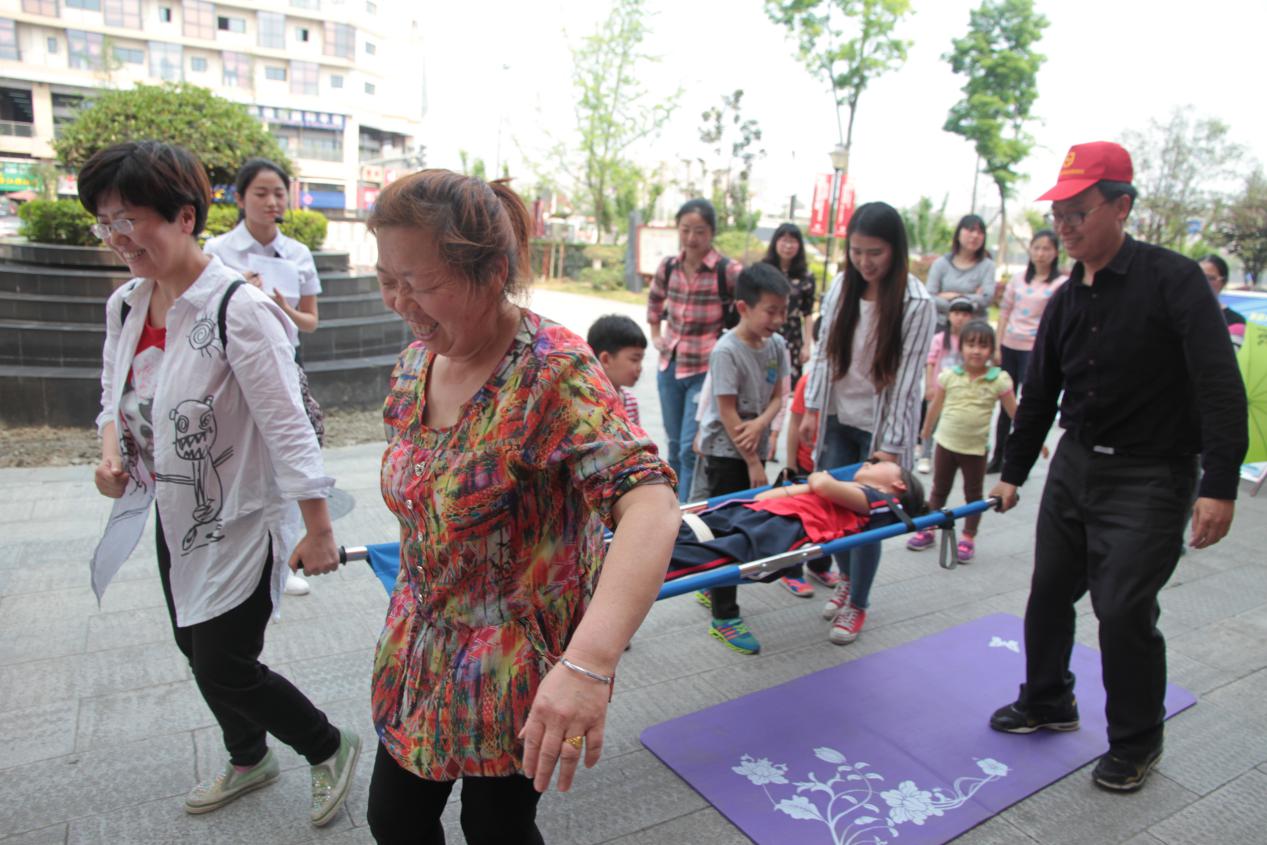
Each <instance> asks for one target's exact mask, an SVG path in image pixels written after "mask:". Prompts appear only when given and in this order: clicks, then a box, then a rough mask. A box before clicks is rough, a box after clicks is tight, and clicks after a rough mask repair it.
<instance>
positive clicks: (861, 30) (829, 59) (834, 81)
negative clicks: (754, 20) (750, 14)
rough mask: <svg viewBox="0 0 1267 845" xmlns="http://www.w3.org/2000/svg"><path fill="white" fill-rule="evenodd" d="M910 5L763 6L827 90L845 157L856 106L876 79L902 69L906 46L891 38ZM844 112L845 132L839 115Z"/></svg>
mask: <svg viewBox="0 0 1267 845" xmlns="http://www.w3.org/2000/svg"><path fill="white" fill-rule="evenodd" d="M910 10H911V4H910V0H766V3H765V13H766V16H767V17H769V18H770V20H772V21H774V22H775V23H778V24H782V25H783V26H785V27H787V29H788V32H789V33H790V34H791V35H792V36H794V37H795V38H796V41H797V45H798V53H799V55H800V59H801V62H802V63H803V64H804V65H805V66H806V67H807V68H808V69H809V71H810V73H811V74H813V75H814V76H815V77H817V78H819V79H821V80H822V81H824V82H826V83H827V84H828V85H830V86H831V91H832V95H833V97H835V100H836V131H837V132H838V133H839V135H840V143H841V144H843V145H844V147H845V150H846V151H848V150H850V149H851V148H852V147H853V125H854V119H855V118H856V117H857V115H858V100H859V98H861V97H862V92H863V91H865V90H866V88H867V85H868V84H870V83H871V81H872V80H874V79H875V78H876V77H878V76H881V75H883V74H884V73H886V72H888V71H890V70H894V69H896V68H898V67H901V65H902V63H903V62H905V61H906V51H907V49H908V48H909V47H910V45H911V42H909V41H903V40H902V39H900V38H895V37H893V29H894V27H896V26H897V24H898V22H899V21H900V20H901V19H902V18H904V17H906V15H907V14H909V13H910ZM842 106H844V107H846V108H848V110H849V122H848V127H847V128H845V127H844V126H842V124H841V113H840V109H841V107H842Z"/></svg>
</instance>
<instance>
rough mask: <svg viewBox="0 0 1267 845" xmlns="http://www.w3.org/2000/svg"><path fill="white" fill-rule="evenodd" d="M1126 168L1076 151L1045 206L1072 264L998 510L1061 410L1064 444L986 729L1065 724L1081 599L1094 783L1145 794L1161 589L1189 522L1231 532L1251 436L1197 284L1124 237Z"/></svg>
mask: <svg viewBox="0 0 1267 845" xmlns="http://www.w3.org/2000/svg"><path fill="white" fill-rule="evenodd" d="M1133 175H1134V174H1133V169H1132V167H1131V157H1130V154H1129V153H1127V152H1126V150H1124V149H1122V147H1120V146H1118V145H1117V144H1113V143H1109V142H1105V141H1097V142H1095V143H1090V144H1078V145H1076V146H1074V147H1072V148H1071V149H1070V150H1069V154H1068V155H1067V156H1065V160H1064V163H1063V164H1062V165H1061V168H1060V175H1059V177H1058V178H1057V180H1056V185H1055V187H1053V188H1052V189H1051V190H1049V191H1047V193H1045V194H1043V195H1042V196H1041V197H1039V199H1043V200H1051V201H1052V206H1051V219H1052V222H1053V223H1054V225H1055V228H1056V230H1057V232H1058V233H1059V235H1060V237H1061V240H1063V241H1064V244H1065V248H1066V249H1067V250H1068V252H1069V256H1070V257H1071V258H1073V259H1075V260H1076V261H1077V263H1076V264H1074V267H1073V270H1072V272H1071V273H1070V274H1069V282H1068V283H1067V284H1065V285H1064V286H1063V287H1062V288H1061V289H1060V290H1059V291H1057V292H1056V293H1055V294H1054V295H1053V296H1052V298H1051V301H1050V303H1049V304H1048V306H1047V309H1046V311H1045V312H1044V313H1043V318H1042V322H1041V323H1040V324H1039V329H1038V337H1037V339H1036V340H1035V344H1034V351H1033V352H1032V353H1031V357H1030V363H1029V369H1028V371H1027V375H1026V378H1025V382H1024V388H1023V390H1022V392H1021V401H1020V406H1019V408H1018V409H1017V412H1016V418H1015V420H1014V422H1013V425H1012V433H1011V436H1010V437H1009V438H1008V440H1007V446H1006V450H1005V452H1004V457H1003V473H1002V476H1001V478H1000V481H999V483H998V485H997V486H996V487H995V488H994V490H992V491H991V493H990V495H991V496H997V497H999V499H1000V501H1001V503H1002V504H1001V507H1000V510H1008V509H1009V508H1011V507H1013V506H1014V505H1015V504H1016V501H1017V496H1016V488H1017V487H1019V486H1020V485H1021V484H1024V483H1025V479H1026V477H1027V476H1028V474H1029V471H1030V468H1031V467H1032V466H1033V464H1034V461H1035V459H1036V458H1037V457H1038V454H1039V451H1040V450H1041V449H1042V446H1043V441H1044V440H1045V439H1046V437H1047V432H1048V430H1049V429H1050V428H1051V424H1052V422H1053V421H1054V419H1055V417H1056V411H1057V408H1058V406H1059V411H1060V425H1061V427H1062V428H1064V429H1065V434H1064V436H1063V437H1062V438H1061V440H1060V445H1059V447H1058V448H1057V449H1056V453H1055V455H1054V456H1053V458H1052V462H1051V467H1050V469H1049V470H1048V474H1047V482H1046V486H1045V487H1044V490H1043V498H1042V502H1041V504H1040V505H1039V512H1038V525H1037V529H1036V541H1035V549H1034V575H1033V581H1032V583H1031V587H1030V596H1029V603H1028V605H1027V606H1026V609H1025V664H1026V665H1025V683H1024V684H1022V685H1021V691H1020V696H1019V698H1018V699H1017V700H1016V701H1015V702H1013V703H1012V704H1008V705H1006V706H1004V707H1002V708H1000V709H999V710H997V711H996V712H995V713H994V715H993V716H992V717H991V718H990V726H991V727H992V728H994V729H996V730H1000V731H1008V732H1010V733H1031V732H1033V731H1036V730H1039V729H1042V728H1046V729H1048V730H1058V731H1066V730H1076V729H1077V727H1078V707H1077V703H1076V699H1075V697H1074V677H1073V674H1072V673H1071V672H1070V671H1069V655H1070V652H1071V650H1072V649H1073V641H1074V620H1075V611H1074V603H1075V602H1076V601H1078V599H1080V598H1081V597H1082V596H1083V595H1084V594H1085V593H1087V592H1088V591H1090V593H1091V605H1092V607H1093V608H1094V610H1095V614H1096V618H1097V619H1098V620H1099V623H1100V654H1101V661H1102V667H1103V675H1104V688H1105V692H1106V694H1107V702H1106V705H1105V714H1106V716H1107V717H1108V735H1109V751H1108V753H1107V754H1105V755H1104V756H1103V757H1101V758H1100V761H1099V763H1097V765H1096V767H1095V771H1094V773H1093V775H1092V776H1093V778H1094V781H1095V783H1096V784H1097V785H1099V786H1101V787H1103V788H1105V789H1109V790H1114V791H1119V792H1131V791H1134V790H1136V789H1139V788H1140V787H1141V786H1143V784H1144V781H1145V779H1146V778H1147V777H1148V774H1149V772H1151V771H1152V769H1153V767H1154V766H1155V765H1156V764H1157V760H1158V759H1159V758H1160V757H1161V749H1162V733H1163V720H1164V718H1165V707H1164V703H1163V702H1164V698H1165V692H1166V644H1165V640H1164V639H1163V638H1162V635H1161V632H1160V631H1158V630H1157V619H1158V615H1159V614H1160V612H1161V611H1160V608H1159V606H1158V604H1157V594H1158V592H1160V590H1161V588H1162V587H1163V586H1165V584H1166V582H1167V581H1168V580H1169V579H1170V576H1171V574H1172V573H1173V572H1174V569H1175V565H1176V564H1177V563H1178V560H1179V554H1180V552H1181V550H1182V548H1183V527H1184V524H1185V522H1186V521H1187V519H1188V517H1189V515H1191V518H1192V535H1191V539H1190V543H1191V545H1192V547H1193V548H1194V549H1201V548H1205V547H1206V546H1210V545H1213V544H1214V543H1217V542H1218V541H1219V540H1221V539H1222V538H1223V536H1224V535H1225V534H1226V533H1227V530H1228V528H1229V527H1230V525H1231V522H1232V513H1233V506H1234V502H1235V499H1236V492H1237V484H1238V480H1239V470H1240V462H1241V459H1242V457H1244V455H1245V450H1246V449H1247V448H1248V440H1249V435H1248V413H1247V410H1246V400H1245V388H1244V385H1243V384H1242V383H1241V378H1240V372H1239V370H1238V369H1237V365H1236V358H1235V355H1234V354H1233V350H1232V343H1231V341H1230V340H1229V338H1228V333H1227V329H1226V327H1225V326H1224V322H1223V316H1222V312H1221V310H1220V308H1219V304H1218V301H1217V300H1216V299H1215V298H1214V295H1213V294H1212V293H1211V291H1210V287H1209V285H1207V284H1206V281H1205V276H1204V274H1202V272H1201V269H1200V268H1199V267H1198V266H1197V264H1196V262H1194V261H1192V260H1190V259H1188V258H1185V257H1184V256H1182V255H1179V254H1178V253H1175V252H1171V251H1170V250H1168V249H1163V248H1161V247H1158V246H1154V245H1152V244H1146V243H1143V242H1141V241H1136V240H1135V239H1134V238H1132V237H1130V236H1129V235H1127V234H1126V231H1125V226H1126V218H1127V217H1128V216H1129V215H1130V213H1131V208H1132V206H1133V205H1134V202H1135V195H1136V194H1135V188H1134V186H1133V185H1132V184H1131V179H1132V177H1133ZM1198 465H1200V469H1201V472H1200V473H1199V472H1198ZM1198 478H1199V479H1200V480H1199V481H1198ZM1194 496H1195V504H1194Z"/></svg>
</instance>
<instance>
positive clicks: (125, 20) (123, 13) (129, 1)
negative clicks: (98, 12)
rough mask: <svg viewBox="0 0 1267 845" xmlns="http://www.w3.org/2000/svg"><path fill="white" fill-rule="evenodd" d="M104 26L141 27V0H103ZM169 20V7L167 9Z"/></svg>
mask: <svg viewBox="0 0 1267 845" xmlns="http://www.w3.org/2000/svg"><path fill="white" fill-rule="evenodd" d="M102 10H103V11H104V12H105V19H106V26H119V27H123V28H124V29H140V28H141V0H105V6H104V7H103V8H102ZM167 12H168V15H169V18H168V19H169V20H170V15H171V9H168V10H167Z"/></svg>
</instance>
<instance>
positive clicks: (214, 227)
mask: <svg viewBox="0 0 1267 845" xmlns="http://www.w3.org/2000/svg"><path fill="white" fill-rule="evenodd" d="M236 225H238V207H237V206H236V205H225V204H223V203H219V204H216V205H213V206H211V207H210V208H208V209H207V225H206V227H204V228H203V232H205V233H206V236H207V237H208V238H214V237H215V236H216V235H223V234H224V233H225V232H227V231H229V230H230V229H232V228H233V227H234V226H236Z"/></svg>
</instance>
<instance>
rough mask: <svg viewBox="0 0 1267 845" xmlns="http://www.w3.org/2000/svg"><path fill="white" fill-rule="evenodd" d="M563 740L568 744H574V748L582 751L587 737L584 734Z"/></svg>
mask: <svg viewBox="0 0 1267 845" xmlns="http://www.w3.org/2000/svg"><path fill="white" fill-rule="evenodd" d="M563 741H564V742H566V743H567V744H568V745H570V746H572V747H573V748H575V749H576V750H577V751H580V750H581V746H582V745H584V744H585V737H584V736H570V737H568V738H567V739H565V740H563Z"/></svg>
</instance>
